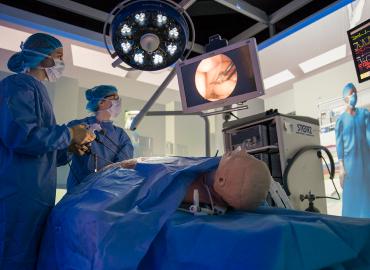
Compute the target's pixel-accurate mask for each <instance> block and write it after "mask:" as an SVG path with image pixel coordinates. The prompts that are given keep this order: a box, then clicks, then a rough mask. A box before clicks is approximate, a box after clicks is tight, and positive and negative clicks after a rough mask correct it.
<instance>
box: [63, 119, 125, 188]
mask: <svg viewBox="0 0 370 270" xmlns="http://www.w3.org/2000/svg"><path fill="white" fill-rule="evenodd" d="M100 123H101V122H99V123H95V124H92V125H87V124H86V129H88V130H89V131H90V132H92V133H95V131H97V132H98V133H99V134H100V135H102V136H105V137H106V138H107V139H108V140H109V141H110V142H111V143H112V144H113V145H114V146H115V147H117V148H118V150H119V151H120V152H121V153H122V154H123V155H125V156H126V157H127V158H124V157H122V156H121V155H120V154H118V153H117V152H116V151H114V150H113V149H111V148H110V147H108V146H107V145H106V144H105V143H104V142H102V141H101V140H99V138H98V137H95V139H94V141H95V142H97V143H99V144H101V145H103V146H104V147H105V148H107V149H108V150H110V151H111V152H113V153H114V154H115V155H117V156H119V157H120V158H121V159H122V160H127V159H130V157H129V156H128V155H127V154H126V153H125V152H123V150H122V149H121V148H120V147H118V145H116V144H115V143H114V142H113V141H112V140H111V139H110V138H109V137H108V136H107V134H106V132H105V130H104V129H102V127H101V126H100ZM85 154H86V155H87V156H90V155H92V156H93V157H94V167H95V169H94V173H96V172H97V171H98V158H100V159H102V160H104V161H106V162H108V163H110V164H113V162H111V161H110V160H107V159H105V158H103V157H100V156H98V155H97V154H96V153H94V152H92V151H91V149H90V148H88V149H87V150H86V151H85ZM68 165H69V167H70V169H71V171H72V173H73V175H74V176H75V178H76V180H77V182H78V183H79V184H81V182H80V181H79V180H78V178H77V176H76V174H75V173H74V171H73V170H72V167H71V165H70V164H69V162H68Z"/></svg>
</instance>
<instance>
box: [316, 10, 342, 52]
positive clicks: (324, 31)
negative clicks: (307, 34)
mask: <svg viewBox="0 0 370 270" xmlns="http://www.w3.org/2000/svg"><path fill="white" fill-rule="evenodd" d="M343 11H346V10H345V9H340V10H338V11H336V12H333V13H332V14H330V15H328V16H326V17H324V18H322V19H321V20H319V21H317V22H315V23H313V24H312V28H313V31H314V33H315V37H316V40H317V44H318V46H319V51H320V54H322V53H326V52H327V51H330V50H332V49H334V48H337V47H338V46H340V45H343V44H344V40H343V36H344V35H346V32H345V31H346V30H344V29H343Z"/></svg>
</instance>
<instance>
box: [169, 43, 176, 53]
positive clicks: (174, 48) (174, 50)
mask: <svg viewBox="0 0 370 270" xmlns="http://www.w3.org/2000/svg"><path fill="white" fill-rule="evenodd" d="M176 50H177V46H176V45H174V44H170V45H168V46H167V51H168V52H169V53H170V55H174V53H175V52H176Z"/></svg>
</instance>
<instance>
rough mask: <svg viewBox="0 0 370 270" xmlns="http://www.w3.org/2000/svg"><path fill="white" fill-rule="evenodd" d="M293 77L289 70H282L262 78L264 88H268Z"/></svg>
mask: <svg viewBox="0 0 370 270" xmlns="http://www.w3.org/2000/svg"><path fill="white" fill-rule="evenodd" d="M294 78H295V77H294V75H293V74H292V73H291V72H290V71H289V70H284V71H283V72H280V73H278V74H275V75H273V76H271V77H268V78H267V79H264V80H263V83H264V85H265V89H269V88H271V87H274V86H275V85H278V84H281V83H283V82H286V81H289V80H291V79H294Z"/></svg>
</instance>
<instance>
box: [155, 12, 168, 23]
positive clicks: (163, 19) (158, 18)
mask: <svg viewBox="0 0 370 270" xmlns="http://www.w3.org/2000/svg"><path fill="white" fill-rule="evenodd" d="M166 21H167V17H166V16H163V15H162V14H158V15H157V22H159V23H165V22H166Z"/></svg>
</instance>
